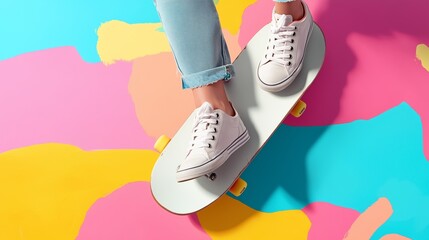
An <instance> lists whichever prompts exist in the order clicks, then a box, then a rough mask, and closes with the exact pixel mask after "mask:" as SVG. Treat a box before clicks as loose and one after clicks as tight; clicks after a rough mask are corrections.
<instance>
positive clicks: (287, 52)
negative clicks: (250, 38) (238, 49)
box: [258, 2, 313, 92]
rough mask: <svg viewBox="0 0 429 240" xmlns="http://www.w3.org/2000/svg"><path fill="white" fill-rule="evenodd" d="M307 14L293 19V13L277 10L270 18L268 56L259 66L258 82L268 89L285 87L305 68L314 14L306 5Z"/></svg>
mask: <svg viewBox="0 0 429 240" xmlns="http://www.w3.org/2000/svg"><path fill="white" fill-rule="evenodd" d="M302 4H303V7H304V17H303V18H302V19H301V20H299V21H293V19H292V16H290V15H280V14H277V13H275V12H274V10H273V15H272V22H271V36H270V38H269V41H268V46H267V50H266V52H265V56H263V58H262V60H261V62H260V63H259V66H258V76H259V80H258V83H259V86H260V87H261V88H262V89H263V90H265V91H269V92H278V91H281V90H283V89H285V88H286V87H287V86H289V84H291V83H292V82H293V80H295V78H296V76H297V75H298V74H299V72H300V71H301V68H302V63H303V58H304V54H305V49H306V47H307V43H308V41H309V39H310V35H311V31H312V30H313V17H312V16H311V13H310V11H309V10H308V7H307V5H306V4H305V3H304V2H302Z"/></svg>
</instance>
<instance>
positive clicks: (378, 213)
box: [344, 198, 408, 240]
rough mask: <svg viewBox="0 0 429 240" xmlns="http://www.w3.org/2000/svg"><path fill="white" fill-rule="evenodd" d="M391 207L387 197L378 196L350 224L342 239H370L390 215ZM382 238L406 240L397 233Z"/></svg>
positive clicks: (386, 239) (385, 239)
mask: <svg viewBox="0 0 429 240" xmlns="http://www.w3.org/2000/svg"><path fill="white" fill-rule="evenodd" d="M392 213H393V209H392V205H391V204H390V202H389V200H388V199H387V198H380V199H378V200H377V201H376V202H375V203H374V204H372V205H371V206H369V207H368V208H367V209H366V210H365V211H364V212H363V213H362V214H361V215H360V216H359V217H358V218H357V219H356V220H355V221H354V222H353V224H352V226H351V227H350V229H349V231H348V232H347V234H346V236H345V238H344V240H363V239H371V237H372V235H373V234H374V232H375V231H377V229H379V228H380V227H381V226H382V225H383V224H384V223H385V222H386V221H387V220H388V219H389V218H390V216H392ZM382 239H384V240H406V239H408V238H405V237H403V236H401V235H398V234H389V235H385V236H384V237H383V238H382Z"/></svg>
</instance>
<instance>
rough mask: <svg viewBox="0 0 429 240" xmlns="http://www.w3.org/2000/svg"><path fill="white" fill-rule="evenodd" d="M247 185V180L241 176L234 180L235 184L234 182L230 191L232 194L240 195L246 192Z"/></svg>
mask: <svg viewBox="0 0 429 240" xmlns="http://www.w3.org/2000/svg"><path fill="white" fill-rule="evenodd" d="M246 187H247V182H246V181H244V180H243V179H241V178H239V179H237V180H236V181H235V182H234V184H232V186H231V188H230V189H229V191H230V192H231V193H232V194H234V196H236V197H238V196H240V195H241V194H242V193H243V192H244V190H246Z"/></svg>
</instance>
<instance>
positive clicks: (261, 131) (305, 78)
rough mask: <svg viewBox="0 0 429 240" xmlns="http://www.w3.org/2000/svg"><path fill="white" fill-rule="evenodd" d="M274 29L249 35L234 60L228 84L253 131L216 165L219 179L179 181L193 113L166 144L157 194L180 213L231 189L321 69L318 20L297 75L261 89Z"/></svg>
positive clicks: (155, 180) (155, 178) (154, 180)
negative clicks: (278, 87)
mask: <svg viewBox="0 0 429 240" xmlns="http://www.w3.org/2000/svg"><path fill="white" fill-rule="evenodd" d="M269 31H270V27H269V25H266V26H265V27H263V28H262V29H261V30H260V31H259V32H258V33H256V35H255V36H254V37H253V38H252V39H251V40H250V41H249V43H248V44H247V46H246V48H245V49H243V50H242V52H241V53H240V55H239V56H238V57H237V59H236V60H235V61H234V62H233V65H234V69H235V72H236V77H235V78H234V79H232V80H231V81H229V82H228V83H227V84H225V86H226V90H227V93H228V96H229V98H230V100H231V102H232V103H233V104H234V106H235V108H236V109H237V111H238V113H239V114H240V117H241V119H242V121H243V123H244V125H245V126H246V128H247V130H248V131H249V135H250V140H249V141H248V142H247V143H246V144H245V145H244V146H243V147H241V148H240V149H238V150H237V151H236V152H235V153H234V154H233V155H231V156H230V158H229V159H228V160H227V161H226V162H225V164H223V165H222V166H221V167H219V168H218V169H216V170H215V171H214V173H215V179H214V180H212V179H210V178H209V177H207V176H202V177H199V178H196V179H193V180H190V181H186V182H181V183H178V182H177V181H176V169H177V166H178V165H179V163H180V162H181V161H182V159H183V158H184V157H185V156H186V151H187V146H188V142H189V141H190V139H191V134H192V124H193V114H191V116H190V117H189V118H188V119H187V120H186V121H185V123H184V124H183V126H182V127H181V128H180V129H179V131H177V133H176V135H175V136H174V137H173V138H172V139H171V141H170V142H169V143H168V144H167V145H166V147H165V148H164V149H163V150H162V152H161V154H160V156H159V158H158V160H157V162H156V163H155V166H154V168H153V170H152V176H151V190H152V195H153V197H154V198H155V200H156V201H157V202H158V204H159V205H161V206H162V207H163V208H165V209H166V210H168V211H170V212H172V213H175V214H190V213H193V212H197V211H199V210H201V209H203V208H205V207H206V206H208V205H210V204H211V203H213V202H214V201H215V200H216V199H218V198H219V197H221V196H222V195H223V194H225V193H226V192H227V191H228V190H229V189H230V187H231V186H232V185H233V184H234V182H235V181H236V180H237V179H238V178H239V177H240V175H241V173H242V172H243V171H244V170H245V168H246V167H247V166H248V165H249V163H250V162H251V161H252V160H253V159H254V158H255V157H256V155H257V153H258V152H259V150H260V149H261V148H262V147H263V145H264V144H265V143H266V142H267V141H268V139H269V138H270V136H271V135H272V133H273V132H274V131H275V130H276V129H277V127H278V126H279V125H280V124H281V122H282V120H283V119H284V118H285V117H286V116H287V115H288V114H289V113H290V111H291V110H292V109H293V108H294V106H295V104H296V103H297V102H298V101H299V99H300V98H301V96H302V95H303V94H304V92H305V90H306V89H307V88H308V87H309V86H310V84H311V83H312V82H313V80H314V79H315V78H316V76H317V74H318V73H319V70H320V68H321V66H322V63H323V61H324V57H325V39H324V36H323V33H322V31H321V30H320V28H319V27H318V26H317V25H316V24H314V27H313V32H312V34H311V37H310V41H309V43H308V46H307V50H306V53H305V57H304V64H303V67H302V70H301V72H300V74H299V75H298V76H297V78H296V79H295V81H294V82H293V83H292V84H291V85H290V86H288V87H287V88H286V89H284V90H283V91H281V92H278V93H271V92H266V91H264V90H262V89H260V88H259V86H258V85H257V82H256V79H257V77H258V76H257V73H256V70H257V66H258V63H259V61H260V59H261V58H262V56H263V55H264V51H265V47H266V44H267V41H268V36H269ZM249 187H251V186H249Z"/></svg>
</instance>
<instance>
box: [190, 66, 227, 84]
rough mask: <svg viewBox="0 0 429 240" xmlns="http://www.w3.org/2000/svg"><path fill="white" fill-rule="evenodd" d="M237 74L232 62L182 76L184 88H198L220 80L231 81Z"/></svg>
mask: <svg viewBox="0 0 429 240" xmlns="http://www.w3.org/2000/svg"><path fill="white" fill-rule="evenodd" d="M234 76H235V72H234V67H233V66H232V64H227V65H223V66H220V67H215V68H212V69H209V70H205V71H201V72H197V73H193V74H188V75H186V76H182V88H183V89H188V88H197V87H202V86H207V85H210V84H213V83H215V82H217V81H219V80H224V81H229V80H231V78H233V77H234Z"/></svg>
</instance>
